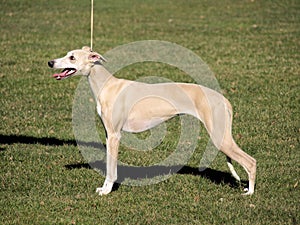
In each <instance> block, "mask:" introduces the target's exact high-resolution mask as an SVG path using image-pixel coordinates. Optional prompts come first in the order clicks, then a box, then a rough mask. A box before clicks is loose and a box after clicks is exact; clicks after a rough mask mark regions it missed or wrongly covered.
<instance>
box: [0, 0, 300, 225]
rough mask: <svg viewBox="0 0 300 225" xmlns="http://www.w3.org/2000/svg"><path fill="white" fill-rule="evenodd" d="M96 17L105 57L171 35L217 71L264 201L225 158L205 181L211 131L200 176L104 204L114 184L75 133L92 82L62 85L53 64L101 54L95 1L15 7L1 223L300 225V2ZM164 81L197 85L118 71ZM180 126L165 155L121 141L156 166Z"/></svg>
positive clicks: (125, 152) (162, 5)
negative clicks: (101, 192)
mask: <svg viewBox="0 0 300 225" xmlns="http://www.w3.org/2000/svg"><path fill="white" fill-rule="evenodd" d="M94 10H95V18H94V21H95V24H94V28H95V30H94V49H95V50H97V51H98V52H100V53H102V54H104V53H105V52H107V51H109V50H111V49H113V48H115V47H117V46H119V45H122V44H126V43H130V42H133V41H138V40H164V41H169V42H173V43H177V44H179V45H181V46H184V47H186V48H188V49H190V50H192V51H193V52H195V53H196V54H197V55H199V56H200V57H201V58H202V59H203V60H204V61H205V62H206V63H207V64H208V65H209V66H210V68H211V69H212V70H213V71H214V73H215V75H216V77H217V79H218V81H219V84H220V86H221V88H222V91H223V93H224V95H225V96H226V97H227V98H228V99H229V100H230V102H231V103H232V105H233V107H234V112H235V114H234V125H233V133H234V136H235V139H236V141H237V142H238V144H239V145H240V146H241V147H242V148H243V149H244V150H245V151H246V152H248V153H249V154H250V155H252V156H253V157H254V158H256V159H257V162H258V170H257V185H256V193H255V194H254V195H253V196H251V197H249V196H247V197H245V196H241V195H240V193H241V189H242V185H234V184H233V182H232V179H231V178H230V175H229V174H228V173H227V172H228V168H227V167H226V163H225V162H226V161H225V157H224V156H223V155H222V154H221V153H220V154H218V156H217V158H216V159H215V160H214V162H213V164H212V165H211V167H210V169H209V170H208V171H207V172H206V173H204V174H203V173H202V174H200V173H198V172H197V170H198V169H197V168H198V166H199V162H200V159H201V156H202V154H203V151H204V149H205V146H206V143H207V135H204V134H203V133H204V130H203V128H201V136H200V137H199V141H198V146H197V149H196V151H195V153H194V154H193V156H192V158H191V159H190V161H189V162H188V165H187V166H186V167H185V168H186V170H184V171H182V172H181V173H178V174H174V175H173V176H172V177H171V178H170V179H168V180H165V181H163V182H161V183H159V184H156V185H149V186H142V187H136V186H127V185H120V187H119V188H118V190H116V191H114V192H112V193H111V194H110V195H108V196H104V197H103V196H102V197H100V196H98V195H96V193H95V188H96V187H98V186H100V185H101V184H102V183H103V181H104V178H103V177H102V176H100V175H99V174H97V173H96V172H95V171H94V170H92V169H89V168H88V167H87V166H86V161H85V160H84V158H83V157H82V155H81V154H80V152H79V150H78V148H77V146H76V142H75V138H74V135H73V130H72V103H73V99H74V93H75V90H76V87H77V84H78V82H79V79H80V78H73V79H68V80H64V81H61V82H58V81H56V80H54V79H52V78H51V74H52V71H50V70H49V69H48V68H47V61H48V60H49V59H52V58H56V57H60V56H63V55H64V54H65V53H66V52H67V51H69V50H71V49H75V48H80V47H82V46H83V45H89V43H90V33H89V28H90V17H89V16H90V3H89V1H79V0H73V1H60V0H51V1H44V0H42V1H37V0H32V1H25V0H19V1H16V0H10V1H7V0H1V8H0V29H1V32H0V40H1V42H0V52H1V57H0V68H1V69H0V88H1V97H0V107H1V108H0V109H1V110H0V115H1V121H0V223H1V224H299V223H300V215H299V211H300V208H299V205H300V202H299V199H300V191H299V186H300V184H299V174H300V169H299V163H300V162H299V158H300V154H299V150H300V146H299V136H300V123H299V117H300V108H299V105H300V104H299V103H300V95H299V92H300V91H299V90H300V79H299V78H300V77H299V74H300V69H299V68H300V63H299V62H300V53H299V52H300V38H299V37H300V28H299V24H300V3H299V1H298V0H285V1H281V0H276V1H271V0H266V1H258V0H254V1H250V0H243V1H235V0H224V1H217V0H213V1H208V0H207V1H194V0H191V1H181V0H180V1H164V0H163V1H161V0H160V1H156V0H154V1H133V0H131V1H128V0H126V1H95V9H94ZM158 72H159V75H160V76H164V77H166V78H168V79H172V80H174V81H184V82H192V80H190V79H189V78H187V77H185V76H184V75H183V74H182V72H180V71H178V70H174V69H173V68H170V67H168V66H161V65H157V64H155V63H153V64H151V63H145V64H143V63H141V64H136V65H132V66H130V67H128V68H125V69H123V70H121V71H119V72H118V73H117V74H116V76H118V77H122V78H126V79H137V78H139V77H143V76H147V75H149V74H155V75H158ZM178 124H179V120H178V119H173V120H171V121H169V122H168V123H167V127H168V132H169V133H168V135H166V138H165V140H164V141H163V143H162V144H161V145H160V146H158V147H157V148H156V149H155V150H153V151H146V152H143V151H133V150H132V149H128V148H126V147H125V146H121V149H120V157H121V159H122V160H123V161H125V162H127V163H128V164H133V165H137V164H138V165H147V166H148V165H153V163H155V162H157V161H158V160H159V159H160V157H165V156H166V155H168V154H170V153H171V152H172V151H173V149H174V147H175V146H176V142H177V141H178V139H177V137H176V134H177V133H178ZM98 125H99V127H98V129H99V130H100V131H101V132H100V133H101V134H100V136H101V138H104V132H103V128H102V127H101V123H100V122H99V121H98ZM147 135H149V133H144V134H142V135H140V136H138V138H140V139H143V138H146V137H147ZM160 152H161V153H160ZM134 157H136V158H134ZM235 165H236V164H235ZM236 166H237V165H236ZM237 170H238V172H239V174H241V176H242V179H243V180H246V179H247V176H246V174H245V173H244V172H243V170H242V168H240V167H239V166H237ZM214 177H215V178H214Z"/></svg>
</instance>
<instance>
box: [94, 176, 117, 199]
mask: <svg viewBox="0 0 300 225" xmlns="http://www.w3.org/2000/svg"><path fill="white" fill-rule="evenodd" d="M113 184H114V182H109V181H106V180H105V182H104V184H103V186H102V187H100V188H97V189H96V193H98V194H99V195H101V196H102V195H107V194H109V193H110V192H111V190H112V186H113Z"/></svg>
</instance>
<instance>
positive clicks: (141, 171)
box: [65, 161, 247, 190]
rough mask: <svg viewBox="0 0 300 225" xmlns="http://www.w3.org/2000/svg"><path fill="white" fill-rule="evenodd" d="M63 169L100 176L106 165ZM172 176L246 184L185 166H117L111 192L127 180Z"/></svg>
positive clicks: (99, 162) (231, 184) (212, 171)
mask: <svg viewBox="0 0 300 225" xmlns="http://www.w3.org/2000/svg"><path fill="white" fill-rule="evenodd" d="M65 168H66V169H68V170H73V169H82V168H84V169H96V170H100V171H101V172H102V174H104V172H105V168H106V164H105V162H104V161H96V162H92V163H79V164H69V165H66V166H65ZM172 174H186V175H193V176H200V177H203V178H205V179H209V180H210V181H212V182H213V183H215V184H225V185H229V186H230V187H233V188H239V187H240V185H242V186H246V184H247V182H246V181H242V182H241V183H238V182H237V181H236V180H235V179H234V178H233V177H232V175H231V174H230V173H228V172H222V171H218V170H214V169H210V168H206V169H205V170H199V168H193V167H190V166H186V165H176V166H148V167H135V166H124V165H118V180H117V181H116V182H115V184H114V187H113V190H117V189H118V188H119V186H120V185H121V184H122V182H124V180H125V179H128V178H129V179H132V180H142V179H146V178H147V179H151V178H154V179H156V178H155V177H159V176H164V175H172ZM158 179H159V178H158ZM145 182H147V181H145Z"/></svg>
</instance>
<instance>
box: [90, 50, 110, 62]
mask: <svg viewBox="0 0 300 225" xmlns="http://www.w3.org/2000/svg"><path fill="white" fill-rule="evenodd" d="M88 59H89V61H90V62H93V63H95V62H100V63H103V62H106V61H107V60H106V59H105V58H104V57H103V56H102V55H100V54H98V53H97V52H91V53H90V54H89V57H88Z"/></svg>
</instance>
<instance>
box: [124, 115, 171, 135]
mask: <svg viewBox="0 0 300 225" xmlns="http://www.w3.org/2000/svg"><path fill="white" fill-rule="evenodd" d="M170 118H171V117H166V118H159V117H157V118H150V119H147V120H145V119H131V120H127V121H126V123H125V124H124V126H123V128H122V130H123V131H127V132H133V133H139V132H143V131H146V130H149V129H151V128H153V127H155V126H157V125H159V124H160V123H162V122H164V121H166V120H168V119H170Z"/></svg>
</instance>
